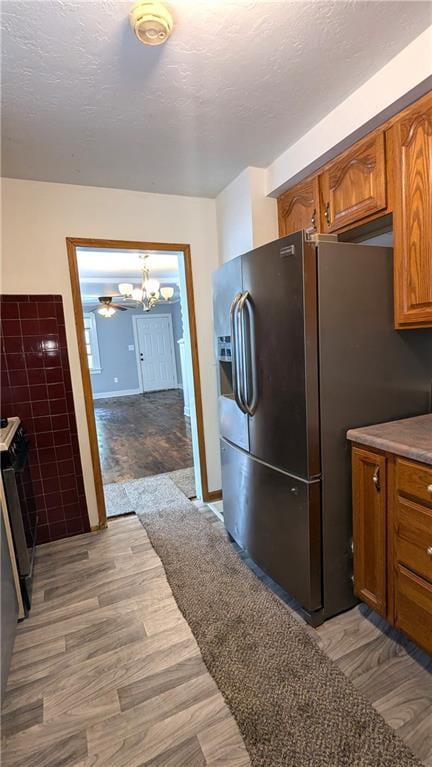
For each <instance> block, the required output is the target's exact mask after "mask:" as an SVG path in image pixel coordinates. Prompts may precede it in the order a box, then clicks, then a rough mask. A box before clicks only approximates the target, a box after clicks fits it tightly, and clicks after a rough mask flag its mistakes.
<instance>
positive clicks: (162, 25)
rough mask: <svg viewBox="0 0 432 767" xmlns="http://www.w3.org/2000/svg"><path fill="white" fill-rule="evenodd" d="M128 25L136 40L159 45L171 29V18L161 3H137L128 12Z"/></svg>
mask: <svg viewBox="0 0 432 767" xmlns="http://www.w3.org/2000/svg"><path fill="white" fill-rule="evenodd" d="M129 21H130V25H131V27H132V29H133V31H134V32H135V34H136V36H137V38H138V40H139V41H140V42H141V43H145V45H161V43H164V42H165V41H166V40H168V38H169V36H170V35H171V32H172V30H173V18H172V16H171V13H170V12H169V10H168V8H166V6H165V5H164V4H163V3H160V2H157V1H156V2H152V0H147V1H146V2H141V3H137V4H136V5H134V7H133V8H132V10H131V12H130V14H129Z"/></svg>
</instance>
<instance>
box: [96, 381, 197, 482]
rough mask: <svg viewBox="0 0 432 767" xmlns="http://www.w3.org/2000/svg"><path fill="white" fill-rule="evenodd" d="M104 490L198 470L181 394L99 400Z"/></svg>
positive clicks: (164, 392)
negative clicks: (156, 475) (160, 476)
mask: <svg viewBox="0 0 432 767" xmlns="http://www.w3.org/2000/svg"><path fill="white" fill-rule="evenodd" d="M94 410H95V417H96V430H97V434H98V444H99V453H100V459H101V466H102V478H103V483H104V485H106V484H110V483H111V482H125V481H127V480H130V479H140V478H141V477H148V476H151V475H154V474H163V473H165V472H168V471H175V470H176V469H184V468H187V467H189V466H192V465H193V458H192V439H191V430H190V421H189V419H188V418H186V417H185V416H184V414H183V395H182V392H181V391H180V390H178V389H171V390H170V391H162V392H149V393H146V394H137V395H131V396H129V397H113V398H110V399H100V400H95V401H94Z"/></svg>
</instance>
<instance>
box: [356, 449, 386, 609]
mask: <svg viewBox="0 0 432 767" xmlns="http://www.w3.org/2000/svg"><path fill="white" fill-rule="evenodd" d="M352 471H353V499H354V508H355V510H356V512H355V514H354V519H353V555H354V592H355V594H356V596H358V598H359V599H361V600H362V601H363V602H366V603H367V604H368V605H370V607H372V608H373V609H374V610H375V611H376V612H377V613H380V615H386V612H387V602H386V566H387V563H386V488H387V477H386V458H385V456H383V455H376V454H375V453H370V452H368V451H366V450H354V452H353V465H352Z"/></svg>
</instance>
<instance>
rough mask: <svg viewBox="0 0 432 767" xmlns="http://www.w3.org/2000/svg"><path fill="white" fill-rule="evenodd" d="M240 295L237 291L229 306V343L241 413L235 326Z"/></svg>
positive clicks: (234, 382)
mask: <svg viewBox="0 0 432 767" xmlns="http://www.w3.org/2000/svg"><path fill="white" fill-rule="evenodd" d="M241 297H242V294H241V293H237V295H235V296H234V298H233V300H232V303H231V306H230V327H231V344H232V374H233V375H232V379H233V394H234V399H235V401H236V404H237V407H239V408H240V410H241V411H242V413H246V412H247V411H246V410H245V406H244V404H243V401H242V399H241V396H240V392H241V385H240V378H239V373H240V364H239V361H240V357H239V352H240V348H239V344H238V338H237V326H238V320H237V316H238V311H237V310H238V304H239V301H240V299H241Z"/></svg>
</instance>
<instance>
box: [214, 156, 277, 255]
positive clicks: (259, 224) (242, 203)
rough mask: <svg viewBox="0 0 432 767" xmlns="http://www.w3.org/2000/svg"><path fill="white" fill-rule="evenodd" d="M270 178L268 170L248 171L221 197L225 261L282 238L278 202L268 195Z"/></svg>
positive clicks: (219, 210)
mask: <svg viewBox="0 0 432 767" xmlns="http://www.w3.org/2000/svg"><path fill="white" fill-rule="evenodd" d="M266 178H267V174H266V170H265V169H264V168H252V167H251V168H245V170H244V171H242V173H240V175H239V176H237V178H235V179H234V180H233V181H232V182H231V183H230V184H228V186H227V187H225V189H223V190H222V192H220V194H219V195H218V196H217V198H216V211H217V224H218V235H219V255H220V260H221V262H224V261H229V260H230V259H231V258H235V257H236V256H239V255H240V254H241V253H245V252H247V251H248V250H251V249H252V248H257V247H258V246H259V245H264V243H266V242H271V240H274V239H276V237H277V236H278V230H277V203H276V200H274V199H273V198H271V197H267V196H266Z"/></svg>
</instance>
